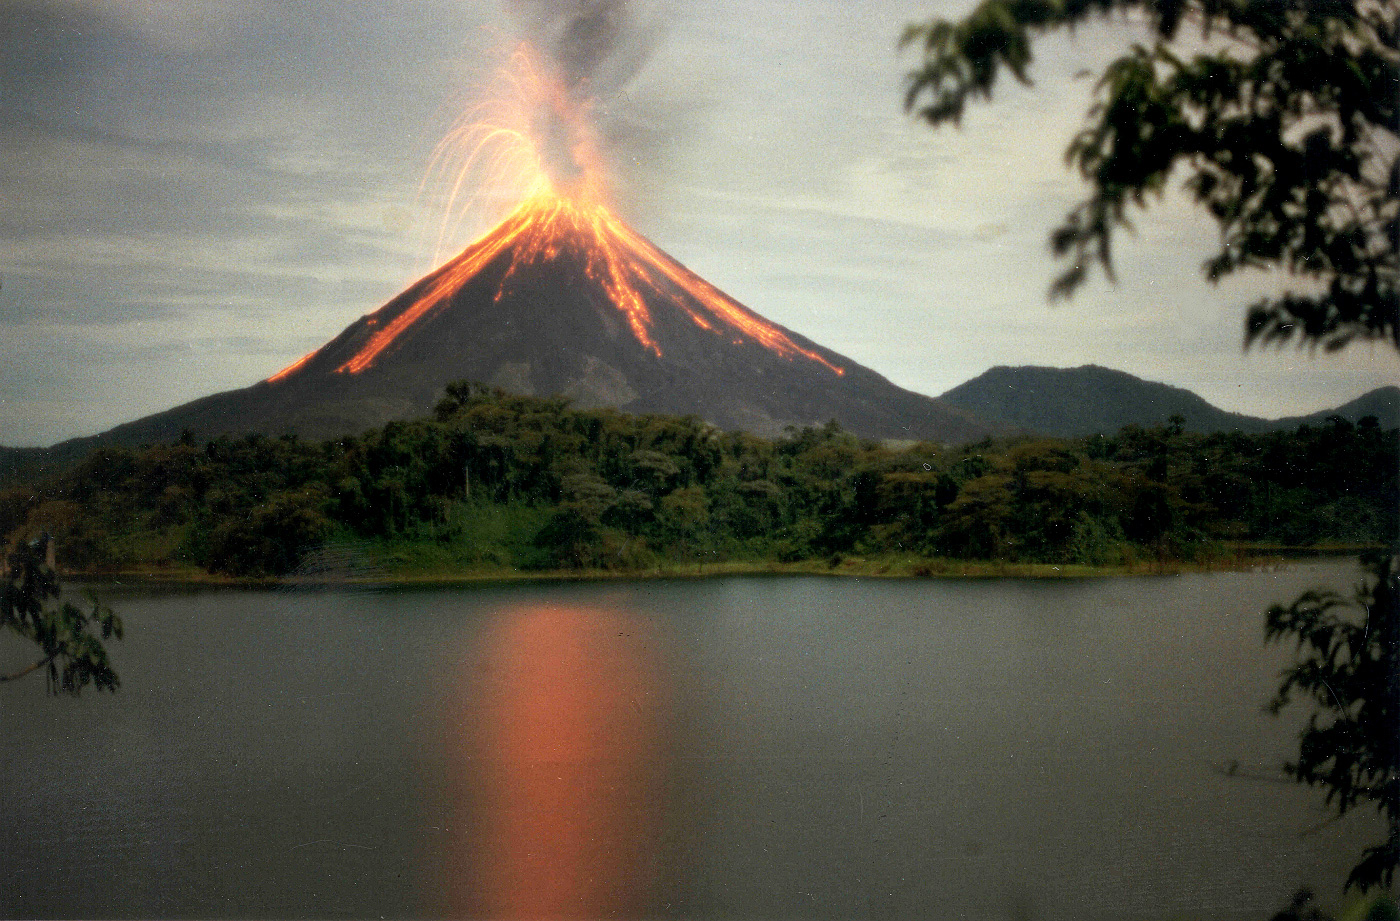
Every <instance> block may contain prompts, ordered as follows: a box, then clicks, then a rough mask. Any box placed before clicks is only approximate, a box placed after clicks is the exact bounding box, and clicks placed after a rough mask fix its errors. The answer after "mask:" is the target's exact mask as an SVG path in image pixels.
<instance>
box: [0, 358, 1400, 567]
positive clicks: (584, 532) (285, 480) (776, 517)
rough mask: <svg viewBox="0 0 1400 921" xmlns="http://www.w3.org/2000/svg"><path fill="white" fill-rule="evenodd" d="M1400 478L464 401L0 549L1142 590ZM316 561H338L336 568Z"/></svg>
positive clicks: (138, 562)
mask: <svg viewBox="0 0 1400 921" xmlns="http://www.w3.org/2000/svg"><path fill="white" fill-rule="evenodd" d="M1398 454H1400V452H1398V451H1397V433H1396V432H1395V431H1393V430H1392V431H1384V430H1382V429H1381V428H1380V427H1379V426H1378V425H1376V424H1374V421H1373V420H1365V421H1363V422H1362V423H1361V424H1359V425H1353V424H1351V423H1349V422H1345V421H1343V420H1340V419H1335V420H1332V421H1330V422H1329V423H1328V424H1327V425H1324V426H1321V427H1303V428H1301V429H1299V430H1298V431H1297V432H1295V433H1272V434H1264V435H1243V434H1222V435H1198V434H1193V433H1189V432H1186V431H1184V430H1183V429H1182V427H1181V426H1180V424H1179V423H1178V422H1173V423H1172V424H1170V425H1167V426H1164V427H1159V428H1151V429H1142V428H1135V427H1129V428H1126V429H1123V430H1122V431H1121V432H1119V433H1118V434H1117V435H1114V436H1108V437H1102V436H1096V437H1093V438H1087V439H1074V440H1067V439H1046V438H1022V439H1016V440H1009V441H1002V442H996V443H993V442H984V443H981V444H978V445H973V446H968V447H963V448H957V449H945V448H943V447H940V446H936V445H932V444H925V443H920V444H914V445H912V446H907V447H901V448H893V447H888V446H882V445H880V444H877V443H875V442H871V441H866V440H862V439H860V438H857V437H856V436H854V435H851V434H849V433H847V432H844V431H842V430H841V429H840V427H838V426H837V425H835V424H834V423H833V424H828V425H826V426H823V427H821V428H808V429H803V430H801V431H796V430H793V431H790V432H789V433H788V435H787V436H786V437H784V438H780V439H777V440H769V439H763V438H758V437H756V436H753V435H749V434H745V433H738V432H728V433H726V432H721V431H719V430H718V429H716V428H714V427H713V426H711V425H708V424H707V423H705V422H702V421H700V420H698V419H695V418H674V417H661V416H628V415H624V414H622V413H619V412H616V411H613V410H606V409H601V410H586V411H585V410H575V409H571V408H569V406H568V404H567V401H565V400H563V399H540V398H534V397H518V396H510V395H507V394H505V393H503V392H501V391H499V390H493V389H489V388H486V387H483V386H481V385H476V384H469V383H458V384H454V385H451V386H450V387H449V388H448V392H447V395H446V397H445V398H444V399H443V400H442V401H441V403H440V404H439V405H438V407H437V411H436V416H435V418H432V419H424V420H419V421H414V422H405V423H391V424H389V425H387V426H385V427H384V428H383V429H379V430H374V431H370V432H368V433H366V434H364V435H362V436H358V437H355V438H345V439H340V440H336V441H328V442H324V443H319V444H313V443H308V442H303V441H300V440H297V439H294V438H290V437H284V438H276V439H272V438H264V437H260V436H250V437H247V438H241V439H231V438H219V439H215V440H213V441H210V442H207V443H203V444H199V443H196V442H195V441H194V440H193V439H191V438H185V439H182V440H181V441H180V442H178V443H176V444H170V445H157V446H152V447H148V448H145V449H143V450H139V451H130V450H126V449H123V448H103V449H100V450H98V451H96V452H94V453H93V454H92V455H90V456H89V457H88V458H87V459H86V460H85V461H84V462H83V463H82V464H80V465H79V466H78V467H76V468H74V469H72V470H70V471H68V472H66V473H63V474H60V475H57V476H54V477H51V478H49V479H46V480H44V481H42V482H40V483H38V484H36V485H34V486H32V487H17V488H12V489H9V490H7V491H5V492H4V493H0V530H3V532H4V533H5V534H7V535H9V540H10V541H14V540H16V539H22V538H27V537H29V536H31V535H33V534H35V533H38V532H39V531H40V530H43V531H47V532H48V533H51V534H53V535H54V537H55V538H56V540H57V547H58V560H59V563H60V565H61V566H63V567H65V568H67V569H70V570H78V571H102V570H109V571H110V570H143V569H145V570H149V569H151V568H153V567H165V568H167V569H171V568H173V569H181V570H184V571H188V570H190V569H195V568H197V569H200V570H204V571H205V572H207V573H211V574H223V575H227V576H235V577H277V576H284V575H287V574H289V573H294V572H297V571H298V569H299V568H301V569H302V571H303V572H308V573H310V572H317V571H321V572H325V571H328V570H329V571H333V570H335V568H336V563H335V559H340V560H341V562H342V563H343V562H344V560H345V559H347V558H353V559H354V560H355V561H357V565H359V566H361V569H362V570H364V571H368V572H378V573H385V572H386V571H387V572H390V573H394V574H408V575H413V574H418V575H439V576H450V575H457V574H468V573H470V574H477V575H487V576H489V575H492V574H509V573H514V572H519V571H529V572H545V571H553V570H563V571H570V572H620V573H632V572H644V571H655V570H656V569H658V568H659V569H663V570H665V571H687V568H688V567H694V568H697V569H698V568H699V567H703V566H710V567H714V566H719V565H724V566H730V567H741V568H742V567H757V568H763V567H765V566H768V565H770V564H784V565H788V566H799V565H801V566H802V567H804V568H805V567H806V566H808V565H809V564H816V565H819V566H822V567H825V570H826V571H849V568H850V567H849V560H850V558H852V557H858V558H860V559H861V560H863V561H865V564H864V568H865V571H872V572H880V571H892V572H909V573H914V574H918V573H924V574H932V573H934V572H947V571H950V568H952V567H950V564H949V563H948V561H949V560H959V561H963V560H974V561H987V562H988V563H989V564H992V565H1000V566H1005V565H1020V566H1025V565H1028V564H1047V565H1051V566H1060V567H1066V566H1105V567H1126V568H1132V567H1143V566H1146V565H1152V564H1161V563H1164V562H1185V563H1191V562H1199V561H1209V560H1211V559H1218V558H1220V557H1222V556H1224V555H1227V554H1228V553H1229V552H1230V549H1229V548H1230V547H1231V546H1234V545H1235V544H1237V543H1238V542H1245V541H1248V542H1255V543H1256V544H1260V545H1271V546H1295V547H1296V546H1305V545H1316V544H1318V543H1319V542H1323V543H1332V544H1344V545H1348V546H1362V545H1369V544H1376V543H1379V542H1383V541H1388V540H1391V539H1393V538H1394V537H1395V536H1396V535H1395V531H1396V528H1397V522H1396V518H1395V515H1394V509H1395V507H1396V505H1397V502H1400V486H1398V485H1397V472H1396V471H1397V466H1400V464H1398V463H1397V455H1398ZM327 546H330V547H337V548H340V549H339V550H338V551H336V552H335V553H331V554H330V556H331V557H332V559H331V560H330V562H327V552H328V551H326V550H325V549H324V548H325V547H327ZM318 548H320V549H318ZM336 553H338V554H339V556H338V557H337V556H336ZM308 554H310V556H308ZM343 568H344V567H342V569H343ZM1022 571H1024V570H1022Z"/></svg>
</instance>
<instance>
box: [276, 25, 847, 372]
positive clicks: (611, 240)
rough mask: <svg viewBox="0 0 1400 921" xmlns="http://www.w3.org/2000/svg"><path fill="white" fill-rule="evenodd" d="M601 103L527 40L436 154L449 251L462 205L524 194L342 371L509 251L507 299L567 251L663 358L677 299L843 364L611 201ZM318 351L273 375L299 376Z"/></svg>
mask: <svg viewBox="0 0 1400 921" xmlns="http://www.w3.org/2000/svg"><path fill="white" fill-rule="evenodd" d="M591 108H592V102H591V100H576V99H574V98H573V94H572V93H571V92H570V90H569V88H567V87H565V86H564V85H563V84H562V83H561V82H560V81H559V80H558V79H557V78H555V77H553V76H551V74H550V73H549V72H548V71H547V70H546V69H545V68H544V67H542V66H541V64H540V62H539V61H538V60H537V58H536V57H535V56H534V55H533V54H532V53H531V52H530V50H529V49H528V47H522V48H520V49H519V50H517V52H516V53H515V54H514V55H513V56H512V58H511V61H510V66H509V67H507V68H506V69H504V70H503V71H502V72H501V73H499V74H498V75H497V85H496V87H495V88H494V90H493V91H492V92H489V93H487V94H485V95H484V97H483V102H481V103H480V104H478V105H477V106H475V107H473V108H472V109H471V110H469V111H468V113H467V115H466V117H465V118H464V119H463V121H462V122H461V123H460V124H459V125H458V126H457V127H456V128H455V129H453V131H452V132H451V133H450V134H449V135H448V136H447V137H446V138H444V140H443V141H442V143H441V144H439V145H438V148H437V150H436V151H435V153H434V157H433V167H434V171H435V172H436V173H437V174H439V175H441V176H442V177H444V179H445V183H444V186H445V189H446V192H445V205H446V207H445V210H444V213H445V217H444V220H443V223H442V226H441V228H440V232H439V239H438V248H439V251H441V250H442V248H443V247H444V246H445V245H446V243H447V241H448V240H449V239H450V237H451V236H452V234H453V233H454V232H455V228H456V225H457V224H458V223H460V221H461V219H462V215H464V214H465V213H466V212H467V211H468V210H471V209H473V208H475V207H477V206H480V205H481V204H482V203H483V202H484V201H485V200H486V199H487V197H488V196H489V197H494V196H497V195H503V194H504V195H509V196H510V197H511V198H513V199H514V200H515V201H517V202H520V204H519V205H518V206H517V207H516V208H515V210H514V211H513V212H512V213H511V214H509V215H508V216H507V217H506V218H505V219H504V220H503V221H501V223H500V224H498V225H497V226H496V227H495V228H494V229H492V230H490V231H488V232H487V233H486V234H485V235H483V236H482V237H481V238H479V239H478V240H477V241H476V242H474V243H472V244H471V245H469V246H468V247H467V248H466V249H464V250H463V251H462V252H461V253H460V254H459V255H457V256H456V257H455V258H453V259H452V260H451V261H449V262H447V263H446V264H444V265H443V266H442V267H441V268H439V269H437V270H436V271H435V272H434V273H432V274H430V275H429V276H428V277H427V278H426V279H424V281H423V282H422V283H420V285H419V290H418V292H417V294H416V296H415V297H414V299H413V301H412V302H411V303H410V304H408V306H407V307H406V308H403V309H399V303H400V302H398V301H396V302H395V305H394V308H395V310H397V313H395V314H394V315H392V316H388V315H385V316H382V317H381V316H380V315H379V314H376V315H373V316H371V317H368V318H367V320H366V326H367V327H368V328H369V329H370V330H372V332H371V333H370V334H369V335H368V337H367V338H366V339H365V340H364V342H363V344H362V345H360V347H359V348H358V349H357V351H356V352H355V354H354V355H353V356H352V357H351V358H350V359H349V360H347V361H345V362H343V363H342V364H341V365H340V366H339V367H338V368H337V369H336V370H337V371H340V372H343V373H348V374H358V373H360V372H362V371H365V370H366V369H368V368H370V367H372V366H373V365H374V364H375V362H376V361H377V360H378V359H379V357H380V356H381V355H383V354H384V353H385V352H386V350H390V349H391V348H392V347H393V346H394V345H395V343H397V342H399V341H400V337H402V336H403V335H404V333H405V332H407V331H408V330H409V329H410V328H411V327H412V326H414V324H416V323H418V322H419V321H420V320H422V319H424V318H425V317H427V316H429V315H431V314H432V313H434V312H436V311H437V310H438V309H441V308H443V307H445V306H446V305H447V304H448V303H450V301H451V299H452V296H453V295H454V294H455V293H456V292H457V291H459V290H461V289H462V288H463V286H465V285H466V284H467V283H468V282H469V281H471V280H473V279H475V278H476V277H477V276H478V274H479V273H481V272H482V271H483V270H484V269H486V268H487V267H488V266H490V265H492V264H493V263H495V262H496V261H497V260H498V259H502V260H508V262H506V264H505V266H504V268H503V269H501V274H500V280H499V282H498V286H497V289H496V292H495V300H496V302H497V303H500V302H502V301H503V300H504V299H505V298H506V297H507V295H508V294H509V292H510V290H511V285H512V282H513V280H514V279H516V278H517V277H518V276H519V275H520V273H521V272H522V271H523V270H524V269H525V268H527V267H530V266H536V265H542V264H546V263H550V262H554V261H556V260H560V259H561V258H565V257H566V256H567V258H568V259H569V260H570V263H571V264H572V265H574V266H579V267H581V268H582V271H583V273H584V275H585V276H586V277H587V279H588V281H589V282H591V283H592V288H591V290H594V291H599V292H601V294H602V299H603V300H605V301H606V304H607V305H609V306H611V307H612V308H614V309H616V310H617V311H618V312H619V313H621V314H622V315H623V318H624V319H625V321H626V323H627V328H628V329H629V331H630V332H631V334H632V336H633V337H634V338H635V339H636V340H637V342H638V343H639V344H641V345H642V346H643V347H644V348H646V349H647V350H648V351H650V352H651V353H652V354H653V355H655V356H656V357H658V358H660V357H661V355H662V345H661V343H660V342H658V337H659V332H658V330H657V324H656V318H655V316H654V315H653V309H654V308H657V307H660V306H662V305H664V304H669V305H671V306H672V307H674V308H676V309H678V310H680V311H681V312H682V313H683V314H684V315H685V316H686V317H688V318H689V320H690V321H691V322H692V323H694V324H695V325H696V326H697V327H699V328H700V329H702V330H705V331H706V332H709V333H712V334H714V335H717V336H723V337H724V339H725V340H726V341H731V342H733V343H735V344H741V343H743V342H752V343H756V344H758V345H759V346H761V347H763V348H765V349H767V350H769V351H770V352H773V353H774V354H776V355H779V356H781V357H783V358H786V359H788V360H797V359H805V360H808V361H812V362H816V363H818V364H821V365H823V366H824V367H826V368H827V369H829V370H830V371H831V372H833V373H835V374H838V375H840V374H844V373H845V371H844V369H842V368H840V367H838V366H836V365H834V364H832V363H831V362H830V361H828V360H827V359H826V358H824V357H822V356H821V355H820V354H818V353H817V352H815V351H813V350H810V349H806V348H803V347H802V346H800V345H798V344H797V343H796V342H794V341H793V340H792V338H791V337H789V336H788V334H787V333H785V332H784V331H783V330H782V329H780V328H779V327H777V326H775V325H774V324H772V323H770V322H768V321H767V320H765V319H764V318H763V317H760V316H759V315H758V314H756V313H754V312H752V311H750V310H748V309H747V308H745V307H744V306H743V305H741V304H739V303H738V302H737V301H735V300H734V299H732V298H730V297H728V296H727V295H725V294H724V293H723V292H721V291H720V290H719V289H717V288H715V287H714V286H713V285H710V284H708V283H706V282H705V281H704V280H703V279H701V278H700V277H699V276H697V275H696V274H695V273H693V272H691V271H690V270H689V269H686V268H685V267H684V266H682V265H681V264H680V263H679V262H676V261H675V260H674V259H672V258H671V257H669V256H667V255H666V254H665V253H663V252H661V251H660V250H659V249H657V248H656V247H655V246H654V245H653V244H652V243H651V242H650V241H648V240H647V239H646V238H645V237H643V236H641V235H640V234H638V233H637V232H636V231H634V230H632V229H631V228H630V227H628V226H627V225H626V224H624V223H623V222H622V221H621V220H620V219H618V218H617V217H616V216H615V215H614V214H613V213H612V212H611V211H610V210H609V209H608V208H607V206H606V204H605V202H606V199H607V189H608V182H607V177H606V172H605V170H604V168H603V158H602V157H601V155H600V149H601V144H600V143H599V140H598V137H597V134H596V132H595V131H594V130H593V128H592V126H591V124H590V122H589V114H590V110H591ZM498 268H499V267H498ZM494 272H495V269H493V277H494ZM386 309H387V308H386ZM381 313H383V311H381ZM312 354H313V355H314V354H315V353H312ZM311 357H312V356H311V355H308V356H306V357H305V358H303V359H301V360H300V361H298V362H296V363H295V364H293V365H291V366H289V367H288V368H286V369H284V370H283V371H281V372H279V373H278V374H277V375H274V376H273V377H272V378H269V380H270V381H273V382H275V381H278V380H281V379H283V378H285V377H287V376H289V375H291V374H292V373H294V372H296V371H297V370H298V369H300V368H302V367H303V366H304V365H305V364H306V363H307V362H308V361H309V360H310V359H311Z"/></svg>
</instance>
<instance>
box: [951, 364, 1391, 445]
mask: <svg viewBox="0 0 1400 921" xmlns="http://www.w3.org/2000/svg"><path fill="white" fill-rule="evenodd" d="M939 399H940V400H943V401H944V402H946V403H949V404H951V405H953V406H957V407H960V408H961V409H963V410H964V411H966V412H969V413H972V414H974V415H976V416H979V417H981V418H984V419H987V420H988V421H991V422H1000V423H1002V424H1005V425H1009V426H1014V427H1017V428H1022V429H1026V430H1030V431H1034V432H1037V433H1039V434H1043V435H1052V436H1057V437H1065V438H1077V437H1083V436H1086V435H1095V434H1112V433H1114V432H1117V431H1118V430H1119V429H1121V428H1123V427H1124V426H1126V425H1138V426H1142V427H1149V426H1153V425H1164V424H1166V423H1167V422H1168V420H1169V419H1170V418H1171V417H1172V416H1181V417H1182V418H1183V419H1185V426H1184V427H1185V428H1186V429H1188V430H1190V431H1196V432H1202V433H1207V434H1208V433H1213V432H1225V431H1242V432H1247V433H1259V432H1270V431H1282V430H1288V429H1296V428H1297V427H1298V426H1300V425H1305V424H1317V423H1320V422H1323V421H1325V420H1326V419H1328V418H1329V417H1331V416H1334V415H1336V416H1341V417H1342V418H1344V419H1347V420H1348V421H1350V422H1357V421H1359V420H1360V419H1361V418H1364V417H1365V416H1368V415H1374V416H1376V417H1377V419H1378V421H1379V422H1380V423H1381V425H1382V427H1384V428H1393V427H1396V426H1400V387H1395V386H1387V387H1378V388H1375V389H1373V390H1371V391H1369V392H1367V393H1365V394H1362V395H1361V396H1359V397H1357V398H1355V399H1353V400H1349V401H1347V402H1346V403H1343V404H1342V405H1340V406H1338V407H1335V408H1332V409H1326V410H1320V411H1318V412H1315V413H1309V414H1305V415H1298V416H1286V417H1283V418H1279V419H1267V418H1264V417H1261V416H1250V415H1246V414H1243V413H1234V412H1229V411H1227V410H1223V409H1220V408H1219V407H1216V406H1214V405H1213V404H1211V403H1209V402H1208V401H1206V400H1205V399H1204V398H1203V397H1201V396H1200V395H1198V394H1196V393H1193V392H1192V391H1190V390H1187V389H1186V388H1184V387H1175V386H1172V385H1170V384H1163V383H1158V382H1156V381H1149V380H1145V379H1143V378H1140V377H1137V376H1135V375H1133V374H1130V373H1128V372H1126V371H1119V370H1116V369H1112V368H1105V367H1102V366H1100V365H1081V366H1079V367H1075V368H1054V367H1046V366H1041V365H1017V366H1009V365H997V366H995V367H992V368H989V369H988V370H986V371H984V372H983V373H982V374H979V375H978V376H977V377H974V378H972V379H971V380H968V381H966V382H964V383H962V384H959V385H958V386H957V387H954V388H952V389H951V390H949V391H947V392H945V393H943V394H941V395H940V396H939Z"/></svg>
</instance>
